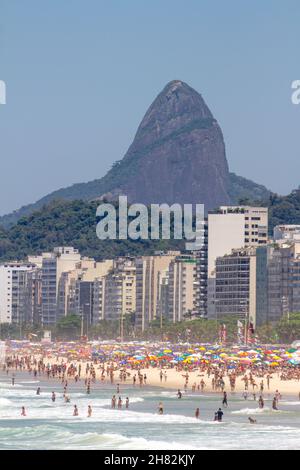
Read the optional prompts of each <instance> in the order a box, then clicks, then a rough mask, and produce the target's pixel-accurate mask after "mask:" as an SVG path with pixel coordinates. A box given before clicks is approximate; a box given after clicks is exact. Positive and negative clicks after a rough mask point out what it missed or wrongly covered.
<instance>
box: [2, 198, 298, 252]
mask: <svg viewBox="0 0 300 470" xmlns="http://www.w3.org/2000/svg"><path fill="white" fill-rule="evenodd" d="M243 202H245V203H247V204H251V203H253V204H261V205H263V204H265V205H267V206H268V207H269V227H270V230H269V231H270V234H272V231H273V227H274V226H275V225H277V224H283V223H285V224H300V190H296V191H293V192H292V193H291V194H289V195H288V196H278V195H276V194H271V196H270V197H269V199H268V200H266V201H265V203H262V202H260V201H250V200H249V199H248V200H244V201H243ZM97 204H98V203H97V202H86V201H53V202H51V203H50V204H49V205H48V206H44V207H43V208H42V209H40V210H39V211H37V212H34V213H33V214H32V215H30V216H28V217H23V218H22V219H20V220H19V221H18V222H17V223H16V224H15V225H13V226H12V227H11V228H9V229H4V228H0V260H12V259H24V258H25V257H26V256H27V255H28V254H36V253H41V252H43V251H49V250H52V249H53V248H54V247H55V246H61V245H68V246H74V247H75V248H78V249H79V250H80V252H81V253H82V255H85V256H92V257H95V258H96V259H103V258H111V257H115V256H123V255H127V254H128V255H141V254H152V253H154V251H156V250H167V249H182V250H184V242H183V241H181V240H170V241H168V240H162V241H151V240H138V241H131V240H105V241H101V240H99V239H98V238H97V236H96V224H97V219H96V208H97Z"/></svg>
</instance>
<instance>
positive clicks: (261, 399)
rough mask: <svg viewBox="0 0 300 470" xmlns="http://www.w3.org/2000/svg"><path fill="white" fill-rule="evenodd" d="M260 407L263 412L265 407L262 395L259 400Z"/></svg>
mask: <svg viewBox="0 0 300 470" xmlns="http://www.w3.org/2000/svg"><path fill="white" fill-rule="evenodd" d="M258 406H259V408H260V409H261V410H262V409H263V407H264V406H265V402H264V399H263V397H262V396H261V395H260V397H259V400H258Z"/></svg>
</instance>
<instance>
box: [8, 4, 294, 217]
mask: <svg viewBox="0 0 300 470" xmlns="http://www.w3.org/2000/svg"><path fill="white" fill-rule="evenodd" d="M299 44H300V2H299V0H287V1H284V2H283V1H281V0H279V1H277V0H265V1H263V2H262V1H261V0H252V1H251V2H242V1H240V0H227V1H224V0H218V1H217V0H203V1H201V0H187V1H182V0H181V1H178V0H151V1H146V0H118V1H117V0H110V1H107V0H105V1H104V0H85V1H84V0H44V1H41V0H26V1H24V0H1V1H0V79H1V80H5V81H6V84H7V104H6V105H5V106H0V153H1V172H0V213H2V214H3V213H6V212H8V211H11V210H13V209H16V208H18V207H20V206H21V205H24V204H27V203H30V202H34V201H35V200H37V199H38V198H40V197H41V196H43V195H45V194H47V193H48V192H50V191H52V190H55V189H58V188H60V187H63V186H68V185H70V184H72V183H74V182H82V181H89V180H92V179H95V178H99V177H101V176H103V175H104V174H105V172H106V171H107V170H108V169H109V168H110V167H111V164H112V162H114V161H115V160H119V159H120V158H122V157H123V155H124V154H125V152H126V150H127V148H128V146H129V144H130V143H131V141H132V139H133V137H134V134H135V131H136V128H137V126H138V124H139V122H140V120H141V119H142V117H143V115H144V113H145V111H146V109H147V108H148V106H149V105H150V104H151V102H152V100H153V99H154V98H155V96H156V95H157V94H158V93H159V92H160V91H161V89H162V88H163V87H164V85H165V84H166V83H167V82H168V81H169V80H172V79H181V80H184V81H186V82H187V83H188V84H189V85H191V86H192V87H194V88H195V89H196V90H197V91H199V92H200V93H202V95H203V97H204V98H205V100H206V102H207V104H208V105H209V107H210V108H211V110H212V112H213V113H214V115H215V117H216V118H217V119H218V121H219V123H220V125H221V127H222V129H223V133H224V137H225V142H226V148H227V158H228V161H229V165H230V169H231V170H232V171H235V172H236V173H238V174H240V175H243V176H247V177H248V178H251V179H253V180H255V181H256V182H258V183H263V184H265V185H266V186H268V187H269V188H270V189H272V190H274V191H277V192H280V193H288V192H289V191H290V190H291V189H293V188H295V187H297V186H298V185H299V184H300V158H299V156H300V155H299V147H300V132H299V131H300V106H295V105H292V104H291V98H290V97H291V89H290V87H291V82H292V81H293V80H296V79H300V62H299Z"/></svg>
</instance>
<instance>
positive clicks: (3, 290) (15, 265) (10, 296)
mask: <svg viewBox="0 0 300 470" xmlns="http://www.w3.org/2000/svg"><path fill="white" fill-rule="evenodd" d="M35 269H36V266H35V265H34V264H31V263H19V262H12V263H4V264H2V265H0V323H20V322H25V321H30V319H31V316H32V300H33V299H32V295H33V293H32V292H31V290H30V285H31V284H30V283H29V274H31V273H33V272H34V270H35Z"/></svg>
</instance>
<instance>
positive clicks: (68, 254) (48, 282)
mask: <svg viewBox="0 0 300 470" xmlns="http://www.w3.org/2000/svg"><path fill="white" fill-rule="evenodd" d="M79 263H80V254H79V252H78V250H76V249H74V248H72V247H58V248H55V249H54V251H53V253H46V254H44V255H43V259H42V323H43V325H54V324H55V323H56V322H57V321H58V320H59V318H61V317H62V316H63V315H64V314H65V312H66V305H67V301H66V299H65V283H66V277H65V276H64V273H67V272H68V271H72V270H74V269H75V268H76V266H77V265H78V264H79Z"/></svg>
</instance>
